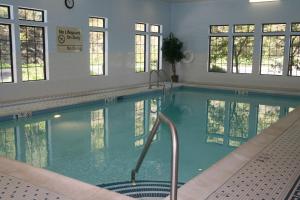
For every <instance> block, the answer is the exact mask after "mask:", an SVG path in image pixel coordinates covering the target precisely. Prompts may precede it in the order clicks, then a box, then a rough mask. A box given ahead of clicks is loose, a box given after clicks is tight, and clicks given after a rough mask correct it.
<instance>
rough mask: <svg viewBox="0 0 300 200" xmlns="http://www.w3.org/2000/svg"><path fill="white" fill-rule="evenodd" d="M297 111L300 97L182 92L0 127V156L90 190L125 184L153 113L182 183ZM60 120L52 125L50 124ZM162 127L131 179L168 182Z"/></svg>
mask: <svg viewBox="0 0 300 200" xmlns="http://www.w3.org/2000/svg"><path fill="white" fill-rule="evenodd" d="M299 104H300V97H287V96H268V95H262V94H249V95H242V96H240V95H235V94H234V93H233V92H228V91H227V92H226V91H213V90H199V89H191V88H182V89H178V90H176V91H175V92H173V93H172V94H171V95H169V96H167V97H163V96H161V95H160V94H158V93H157V94H150V95H141V96H138V97H130V98H124V99H121V100H119V101H118V102H117V103H116V104H112V105H103V103H101V102H99V103H93V104H90V105H85V106H77V107H74V108H72V109H66V110H62V109H61V110H60V111H59V112H51V113H47V114H41V115H36V116H33V117H32V118H30V119H21V120H18V121H7V122H1V123H0V155H1V156H4V157H7V158H9V159H16V160H20V161H22V162H26V163H28V164H30V165H32V166H35V167H41V168H46V169H49V170H51V171H54V172H57V173H60V174H63V175H66V176H69V177H73V178H76V179H79V180H82V181H85V182H88V183H91V184H103V183H109V182H116V181H126V180H129V179H130V170H131V169H132V167H134V164H135V162H136V160H137V158H138V156H139V154H140V152H141V150H142V148H143V145H144V144H145V141H146V139H147V136H148V134H149V131H150V130H151V128H152V126H153V124H154V121H155V119H156V116H157V112H158V111H161V110H162V111H163V112H164V113H165V114H166V115H167V116H169V117H170V118H171V119H172V120H173V121H174V122H175V124H176V126H177V129H178V132H179V140H180V168H179V180H180V181H181V182H186V181H188V180H189V179H191V178H192V177H194V176H196V175H197V174H198V173H199V169H201V170H200V171H202V170H205V169H207V168H208V167H210V166H211V165H212V164H214V163H215V162H216V161H218V160H220V159H221V158H223V157H224V156H226V155H227V154H228V153H230V152H231V151H233V150H234V149H235V148H237V147H239V146H240V145H241V144H243V143H245V142H246V141H247V140H248V139H250V138H252V137H254V136H255V135H256V134H259V133H260V132H261V131H262V130H263V129H265V128H267V127H269V126H270V125H271V124H272V123H274V122H276V121H277V120H278V119H279V118H281V117H283V116H285V115H287V114H288V112H290V111H292V110H293V109H294V108H295V107H296V106H297V105H299ZM57 116H60V117H57ZM166 131H168V129H167V127H165V126H162V127H160V129H159V134H158V135H157V136H156V137H155V138H154V144H153V146H152V147H151V149H150V152H149V155H148V157H147V158H146V160H145V163H144V164H143V166H142V167H141V171H140V173H139V174H138V176H137V179H141V180H169V175H170V172H169V168H170V166H169V164H170V138H169V134H166V133H165V132H166Z"/></svg>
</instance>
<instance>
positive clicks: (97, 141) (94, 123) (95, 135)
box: [91, 109, 105, 152]
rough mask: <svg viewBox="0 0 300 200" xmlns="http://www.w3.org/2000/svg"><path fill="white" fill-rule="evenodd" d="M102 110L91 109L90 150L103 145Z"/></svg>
mask: <svg viewBox="0 0 300 200" xmlns="http://www.w3.org/2000/svg"><path fill="white" fill-rule="evenodd" d="M104 120H105V118H104V110H103V109H99V110H95V111H91V129H92V130H91V150H92V152H95V151H97V150H101V149H103V148H104V147H105V143H104V137H105V123H104Z"/></svg>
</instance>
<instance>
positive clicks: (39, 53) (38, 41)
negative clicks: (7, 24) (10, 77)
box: [20, 25, 46, 81]
mask: <svg viewBox="0 0 300 200" xmlns="http://www.w3.org/2000/svg"><path fill="white" fill-rule="evenodd" d="M20 46H21V47H20V48H21V66H22V80H23V81H38V80H45V79H46V72H45V66H46V65H45V30H44V27H37V26H25V25H21V26H20Z"/></svg>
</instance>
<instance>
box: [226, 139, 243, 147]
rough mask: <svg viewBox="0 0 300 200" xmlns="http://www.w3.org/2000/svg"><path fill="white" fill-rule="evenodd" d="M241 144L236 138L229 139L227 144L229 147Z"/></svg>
mask: <svg viewBox="0 0 300 200" xmlns="http://www.w3.org/2000/svg"><path fill="white" fill-rule="evenodd" d="M242 144H243V142H242V141H237V140H231V139H230V140H229V146H231V147H239V146H241V145H242Z"/></svg>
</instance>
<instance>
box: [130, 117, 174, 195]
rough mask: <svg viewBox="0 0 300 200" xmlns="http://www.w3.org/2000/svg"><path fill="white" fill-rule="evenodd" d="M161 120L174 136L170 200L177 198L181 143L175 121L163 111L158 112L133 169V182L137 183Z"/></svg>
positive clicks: (172, 136)
mask: <svg viewBox="0 0 300 200" xmlns="http://www.w3.org/2000/svg"><path fill="white" fill-rule="evenodd" d="M161 122H164V123H166V124H167V125H168V126H169V128H170V134H171V138H172V158H171V163H172V165H171V190H170V200H177V185H178V157H179V155H178V152H179V144H178V136H177V130H176V127H175V125H174V123H173V122H172V121H171V120H170V119H169V118H167V117H166V116H165V115H164V114H162V113H158V117H157V119H156V121H155V123H154V125H153V128H152V130H151V132H150V135H149V137H148V139H147V142H146V144H145V146H144V149H143V151H142V153H141V155H140V157H139V159H138V161H137V164H136V167H135V168H134V169H133V170H132V171H131V182H132V184H135V177H136V174H137V173H138V171H139V169H140V167H141V165H142V163H143V161H144V158H145V156H146V154H147V152H148V150H149V147H150V145H151V144H152V140H153V138H154V136H155V135H156V134H157V130H158V128H159V126H160V124H161Z"/></svg>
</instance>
